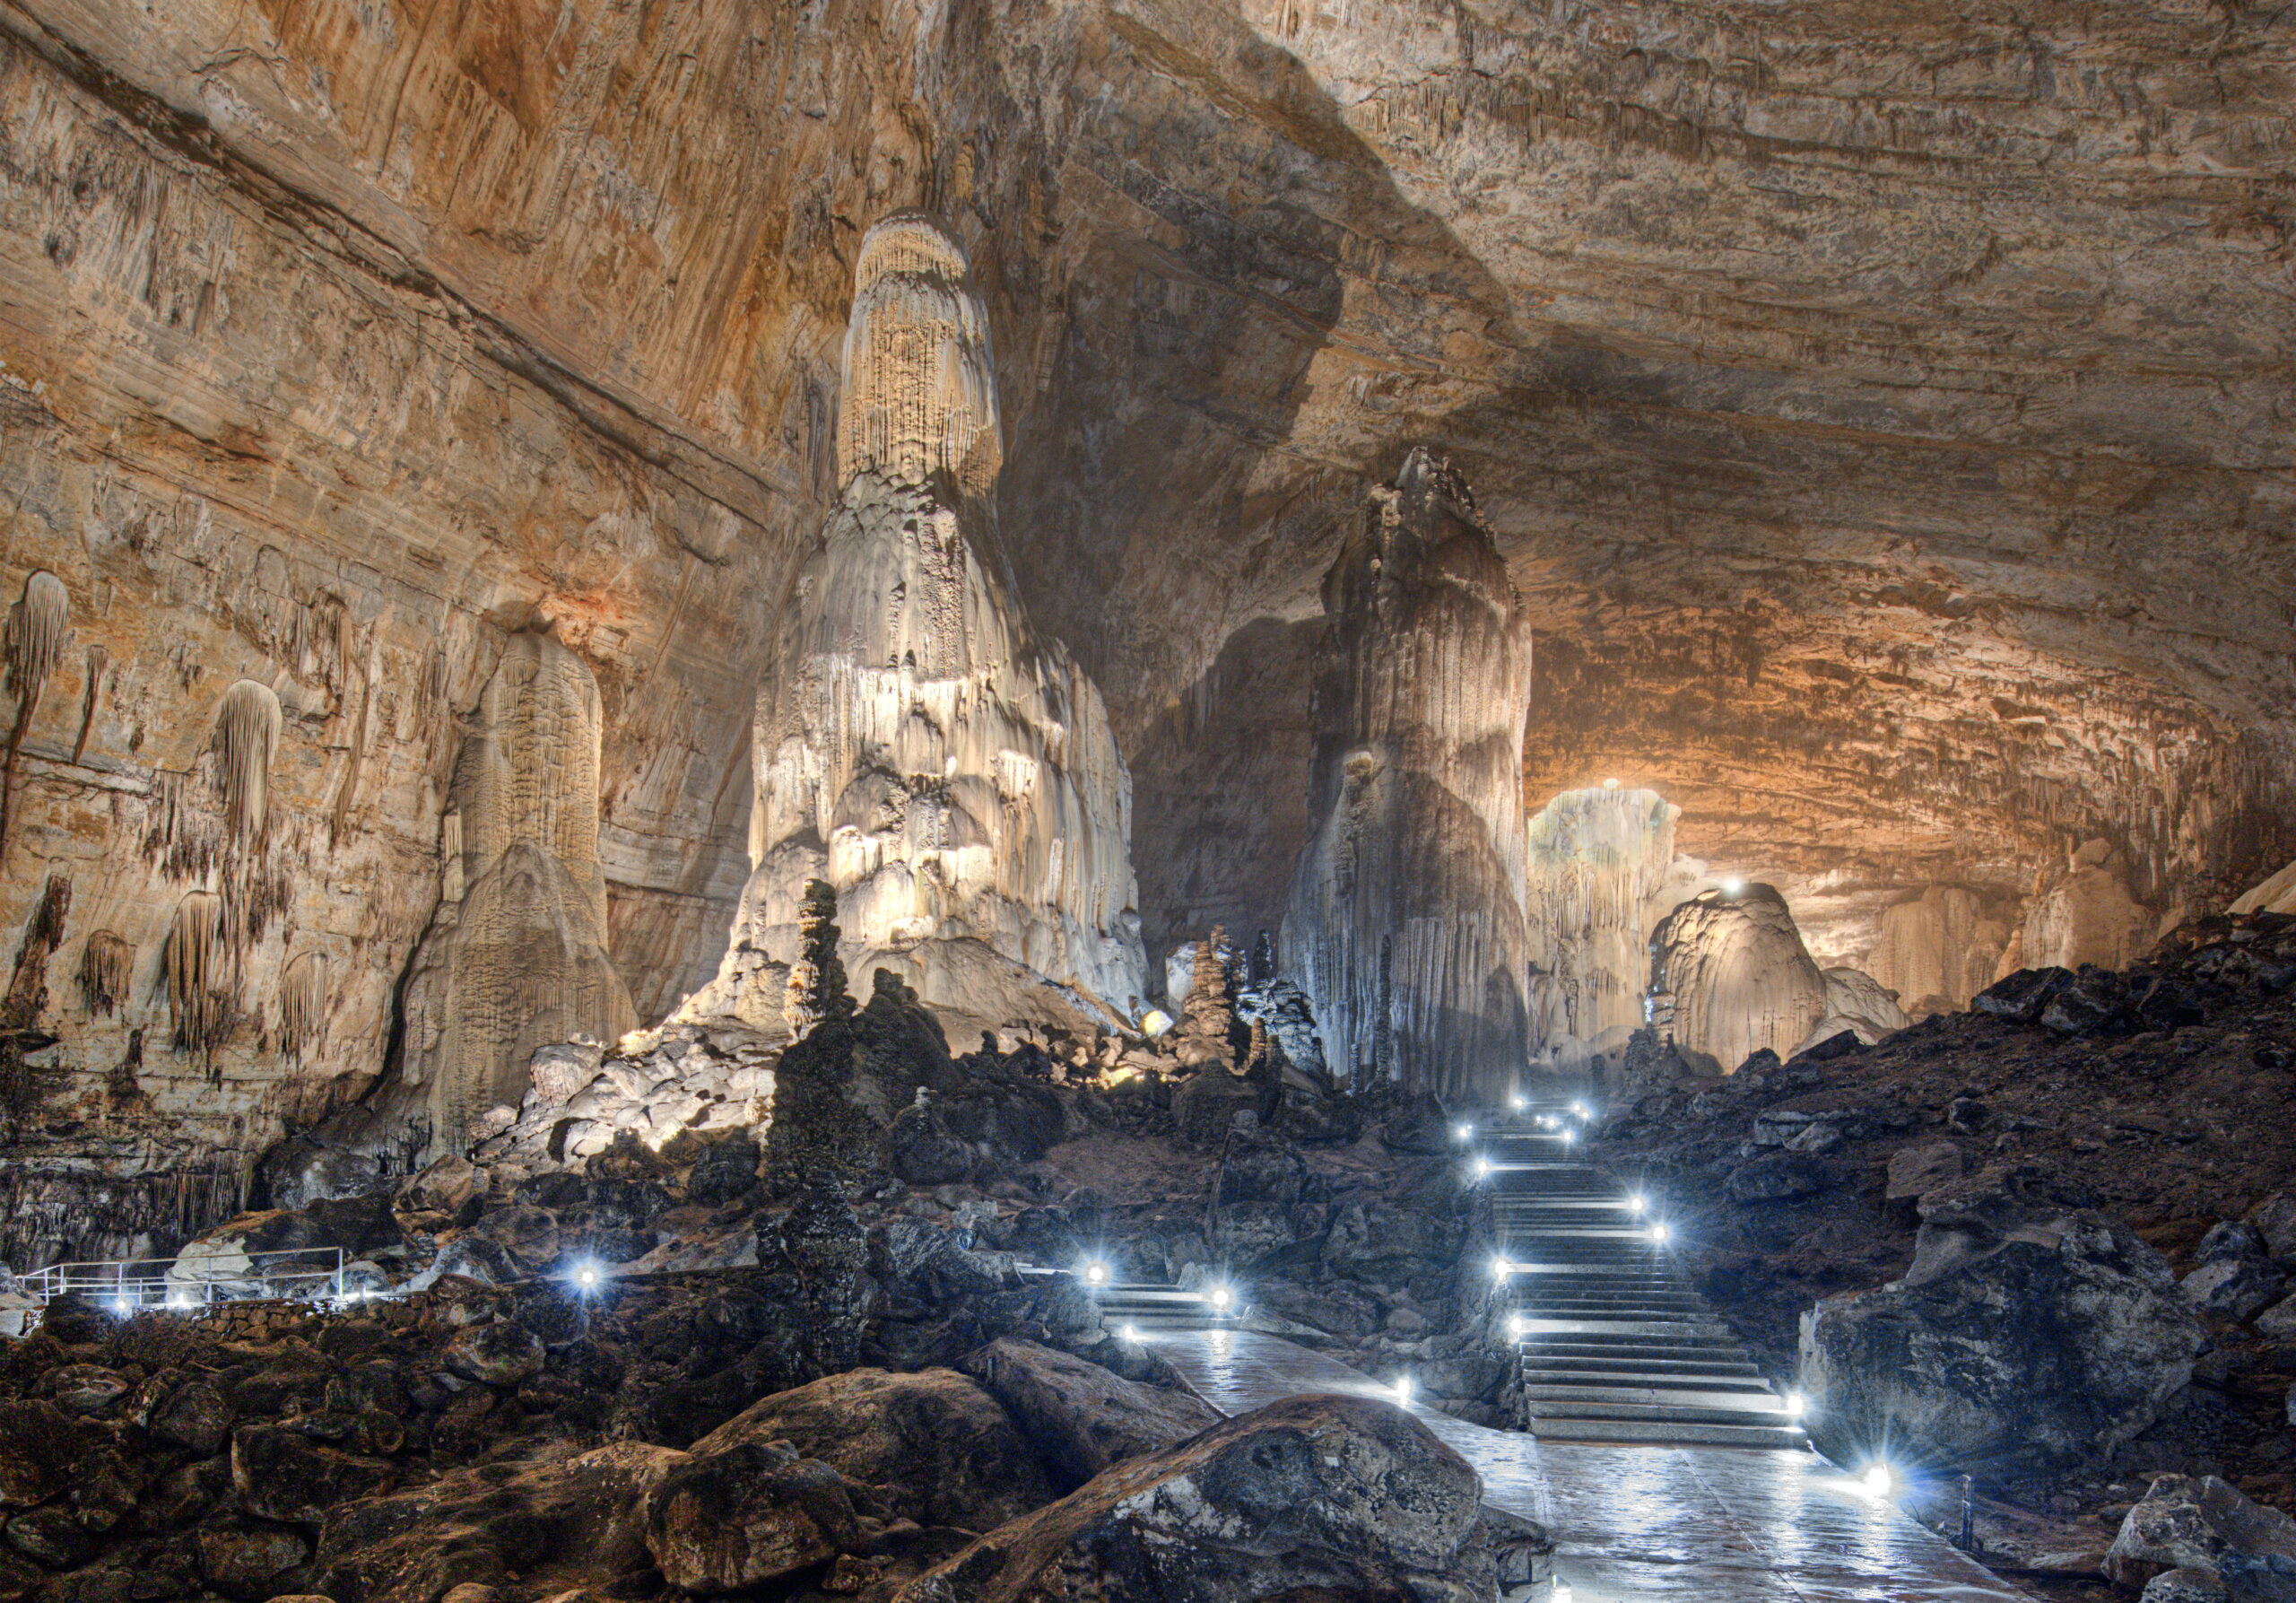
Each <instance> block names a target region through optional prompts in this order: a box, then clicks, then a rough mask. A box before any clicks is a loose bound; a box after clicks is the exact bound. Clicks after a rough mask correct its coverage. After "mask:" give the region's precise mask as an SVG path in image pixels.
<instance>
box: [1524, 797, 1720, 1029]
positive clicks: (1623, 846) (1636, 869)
mask: <svg viewBox="0 0 2296 1603" xmlns="http://www.w3.org/2000/svg"><path fill="white" fill-rule="evenodd" d="M1681 815H1682V810H1681V809H1680V808H1679V807H1676V806H1673V805H1672V804H1670V803H1669V802H1667V801H1666V799H1665V797H1661V796H1660V795H1659V794H1658V793H1657V791H1655V790H1640V789H1634V790H1629V789H1624V788H1610V789H1603V788H1592V789H1586V790H1566V791H1564V792H1563V793H1562V794H1561V796H1558V797H1555V798H1554V799H1553V800H1552V801H1551V802H1549V803H1548V804H1547V805H1546V806H1544V807H1543V808H1541V809H1540V810H1539V811H1538V812H1537V813H1536V814H1535V815H1533V816H1532V819H1531V822H1530V829H1529V845H1530V851H1529V860H1528V878H1529V896H1528V901H1527V902H1526V907H1527V910H1528V914H1529V931H1530V963H1531V980H1530V987H1531V1050H1533V1051H1534V1052H1537V1051H1540V1050H1544V1049H1548V1048H1553V1049H1555V1050H1567V1048H1568V1046H1569V1044H1570V1043H1571V1042H1592V1041H1597V1040H1599V1039H1601V1038H1602V1037H1604V1036H1605V1035H1606V1034H1610V1033H1612V1032H1619V1031H1624V1032H1632V1031H1634V1030H1637V1029H1639V1028H1640V1027H1641V1025H1642V1022H1643V1013H1642V1003H1643V994H1644V989H1645V988H1646V987H1647V985H1648V981H1649V978H1650V930H1651V928H1652V927H1653V926H1654V925H1655V924H1656V923H1657V920H1658V919H1659V918H1660V917H1661V916H1662V915H1663V914H1664V912H1665V910H1666V903H1665V901H1664V900H1663V898H1664V894H1665V890H1666V887H1667V885H1668V884H1669V870H1670V869H1671V868H1672V867H1673V865H1674V820H1675V819H1677V818H1678V817H1680V816H1681ZM1685 888H1687V887H1685ZM1678 894H1679V893H1678Z"/></svg>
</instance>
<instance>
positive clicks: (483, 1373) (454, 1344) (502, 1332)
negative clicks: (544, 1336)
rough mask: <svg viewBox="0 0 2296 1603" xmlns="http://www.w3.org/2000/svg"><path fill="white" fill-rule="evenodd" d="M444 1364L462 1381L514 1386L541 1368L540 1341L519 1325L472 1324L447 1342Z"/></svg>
mask: <svg viewBox="0 0 2296 1603" xmlns="http://www.w3.org/2000/svg"><path fill="white" fill-rule="evenodd" d="M440 1358H441V1360H442V1361H443V1362H444V1363H445V1364H446V1366H447V1367H448V1369H450V1370H452V1371H453V1372H455V1373H457V1374H458V1375H460V1376H462V1377H463V1379H465V1381H484V1382H485V1383H486V1384H487V1385H489V1386H516V1385H517V1383H518V1382H519V1381H523V1380H525V1379H526V1377H527V1376H528V1375H531V1374H533V1373H534V1372H535V1371H536V1370H539V1369H540V1368H542V1364H543V1347H542V1341H541V1339H540V1338H539V1337H536V1336H535V1333H534V1332H533V1331H531V1330H529V1329H526V1328H525V1327H524V1326H522V1325H515V1324H510V1323H507V1322H504V1323H498V1324H492V1325H474V1326H472V1327H471V1328H470V1329H466V1330H465V1331H463V1332H462V1333H461V1334H460V1335H458V1336H457V1337H455V1338H454V1340H452V1341H450V1342H448V1344H447V1348H446V1351H445V1352H444V1353H442V1354H441V1355H440Z"/></svg>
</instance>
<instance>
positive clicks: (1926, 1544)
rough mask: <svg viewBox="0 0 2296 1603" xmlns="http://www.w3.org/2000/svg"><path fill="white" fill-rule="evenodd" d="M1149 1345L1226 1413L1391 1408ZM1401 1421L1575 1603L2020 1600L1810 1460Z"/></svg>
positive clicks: (1204, 1354)
mask: <svg viewBox="0 0 2296 1603" xmlns="http://www.w3.org/2000/svg"><path fill="white" fill-rule="evenodd" d="M1156 1346H1157V1350H1158V1351H1159V1352H1160V1353H1161V1354H1162V1355H1164V1357H1166V1358H1167V1359H1169V1360H1170V1362H1171V1363H1172V1365H1173V1367H1174V1368H1176V1369H1178V1371H1179V1372H1180V1373H1181V1374H1183V1375H1185V1376H1186V1377H1187V1381H1188V1383H1189V1384H1190V1385H1191V1386H1194V1387H1195V1388H1196V1390H1198V1391H1200V1392H1202V1393H1203V1394H1204V1396H1205V1398H1206V1399H1208V1400H1209V1401H1210V1402H1211V1403H1212V1404H1213V1406H1214V1407H1218V1408H1220V1409H1222V1411H1223V1412H1226V1413H1229V1414H1243V1413H1248V1412H1249V1411H1250V1410H1252V1409H1254V1408H1257V1407H1265V1405H1267V1404H1269V1403H1272V1402H1274V1401H1275V1400H1276V1399H1278V1398H1284V1397H1290V1396H1292V1395H1293V1394H1295V1393H1298V1392H1302V1391H1339V1392H1352V1393H1354V1394H1356V1395H1359V1396H1364V1397H1379V1398H1388V1399H1389V1400H1393V1393H1392V1392H1390V1391H1389V1390H1387V1388H1386V1387H1383V1386H1380V1385H1378V1384H1377V1383H1376V1382H1374V1381H1370V1379H1368V1378H1367V1377H1365V1376H1364V1375H1362V1374H1361V1373H1359V1372H1356V1371H1354V1370H1352V1369H1349V1368H1348V1367H1347V1366H1346V1365H1344V1364H1343V1363H1337V1362H1335V1360H1332V1359H1329V1358H1326V1357H1324V1356H1323V1355H1320V1354H1318V1353H1312V1352H1309V1350H1308V1349H1307V1348H1305V1347H1300V1346H1293V1345H1292V1344H1291V1343H1290V1342H1288V1341H1284V1340H1282V1339H1280V1338H1279V1337H1273V1336H1262V1335H1259V1334H1257V1333H1256V1332H1252V1331H1248V1330H1233V1329H1229V1330H1202V1331H1188V1332H1185V1333H1183V1332H1178V1331H1175V1332H1173V1333H1172V1334H1170V1335H1169V1336H1162V1337H1158V1339H1157V1342H1156ZM1412 1412H1413V1414H1415V1415H1416V1416H1419V1417H1420V1418H1421V1419H1422V1420H1424V1421H1425V1422H1426V1423H1427V1425H1428V1427H1429V1428H1430V1429H1431V1430H1432V1431H1433V1432H1434V1433H1436V1434H1437V1435H1438V1436H1439V1437H1441V1438H1442V1439H1443V1440H1444V1441H1445V1442H1448V1444H1449V1445H1450V1446H1451V1447H1452V1448H1454V1449H1456V1450H1457V1451H1458V1452H1459V1454H1460V1455H1461V1456H1462V1457H1464V1458H1465V1459H1466V1460H1467V1461H1468V1462H1469V1463H1471V1464H1473V1465H1474V1467H1475V1468H1477V1469H1479V1470H1481V1471H1482V1472H1483V1500H1484V1501H1485V1502H1486V1503H1494V1504H1496V1505H1497V1506H1499V1507H1500V1508H1503V1509H1506V1510H1508V1511H1509V1512H1513V1513H1518V1514H1521V1515H1523V1516H1524V1517H1525V1518H1526V1519H1531V1520H1537V1521H1538V1522H1539V1523H1540V1524H1542V1525H1544V1526H1546V1527H1547V1528H1548V1529H1551V1530H1552V1531H1553V1532H1554V1533H1555V1538H1556V1549H1555V1573H1556V1575H1557V1576H1558V1577H1559V1578H1560V1579H1561V1580H1562V1581H1568V1582H1570V1588H1571V1595H1572V1599H1573V1603H1628V1600H1629V1599H1632V1600H1633V1603H1643V1600H1645V1599H1683V1600H1684V1603H1692V1600H1695V1603H1742V1600H1744V1603H1752V1600H1761V1603H1768V1600H1770V1599H1778V1600H1779V1603H1917V1600H1918V1603H2030V1599H2028V1598H2027V1595H2026V1594H2025V1593H2023V1592H2021V1591H2018V1590H2016V1589H2015V1588H2013V1587H2012V1586H2010V1585H2008V1584H2007V1583H2006V1582H2005V1581H2000V1580H1998V1579H1996V1577H1995V1576H1993V1575H1992V1574H1991V1573H1988V1572H1987V1571H1986V1570H1984V1569H1982V1568H1980V1567H1979V1565H1978V1564H1975V1563H1973V1562H1971V1561H1970V1559H1969V1558H1967V1557H1965V1556H1964V1555H1961V1553H1960V1552H1958V1551H1956V1550H1955V1549H1954V1548H1953V1547H1952V1546H1950V1545H1948V1544H1947V1543H1946V1542H1945V1541H1944V1540H1943V1539H1942V1538H1938V1537H1936V1536H1935V1535H1933V1534H1931V1533H1930V1532H1929V1531H1927V1530H1925V1529H1922V1528H1921V1527H1920V1526H1918V1525H1917V1524H1915V1523H1914V1522H1913V1521H1912V1520H1909V1519H1907V1518H1906V1517H1905V1516H1904V1515H1903V1514H1901V1513H1900V1512H1898V1511H1897V1509H1896V1507H1895V1506H1894V1505H1893V1504H1892V1503H1887V1502H1876V1501H1875V1500H1874V1499H1872V1498H1869V1497H1867V1496H1865V1494H1863V1493H1862V1492H1860V1491H1859V1490H1858V1489H1857V1486H1856V1485H1854V1484H1853V1483H1852V1482H1851V1481H1850V1480H1849V1478H1848V1477H1847V1476H1845V1475H1844V1474H1843V1473H1842V1472H1841V1471H1840V1470H1839V1469H1838V1468H1835V1467H1834V1466H1833V1465H1831V1464H1830V1463H1828V1462H1827V1461H1826V1460H1825V1459H1822V1458H1820V1457H1818V1456H1817V1455H1815V1454H1814V1453H1808V1452H1782V1451H1766V1450H1753V1449H1746V1448H1733V1447H1650V1446H1624V1447H1609V1446H1602V1445H1597V1444H1590V1443H1586V1442H1540V1441H1539V1440H1538V1439H1537V1438H1536V1437H1535V1436H1529V1435H1525V1434H1523V1433H1520V1432H1516V1431H1493V1430H1487V1429H1485V1428H1484V1427H1483V1426H1481V1425H1474V1424H1465V1423H1464V1422H1462V1421H1460V1420H1457V1419H1453V1418H1451V1417H1450V1416H1448V1415H1446V1414H1440V1413H1438V1412H1436V1411H1435V1410H1434V1409H1432V1408H1427V1407H1419V1406H1416V1405H1414V1406H1413V1407H1412Z"/></svg>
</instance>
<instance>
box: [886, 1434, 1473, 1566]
mask: <svg viewBox="0 0 2296 1603" xmlns="http://www.w3.org/2000/svg"><path fill="white" fill-rule="evenodd" d="M1481 1489H1482V1483H1481V1480H1480V1478H1479V1477H1477V1476H1476V1474H1475V1472H1474V1468H1472V1467H1470V1466H1469V1465H1468V1464H1467V1462H1466V1461H1465V1459H1462V1458H1460V1457H1459V1456H1458V1455H1457V1453H1455V1452H1453V1451H1451V1450H1450V1449H1449V1448H1448V1447H1446V1446H1444V1445H1443V1443H1442V1442H1440V1441H1439V1440H1437V1438H1436V1436H1435V1434H1434V1433H1433V1432H1431V1431H1430V1430H1429V1429H1428V1428H1427V1426H1426V1425H1424V1424H1422V1423H1421V1422H1420V1421H1419V1420H1417V1419H1415V1418H1413V1416H1411V1415H1409V1414H1407V1413H1405V1412H1404V1411H1403V1410H1402V1409H1400V1408H1397V1407H1393V1406H1392V1405H1390V1404H1387V1403H1383V1402H1379V1401H1377V1400H1375V1399H1372V1398H1361V1397H1332V1396H1307V1397H1294V1398H1285V1399H1284V1400H1283V1401H1282V1402H1279V1403H1276V1404H1274V1405H1272V1406H1271V1407H1265V1408H1262V1409H1260V1410H1259V1411H1258V1412H1257V1413H1253V1414H1248V1415H1245V1416H1242V1417H1240V1418H1238V1419H1231V1420H1229V1421H1227V1422H1226V1423H1225V1424H1221V1425H1218V1426H1216V1427H1215V1428H1213V1429H1212V1430H1210V1431H1207V1432H1205V1433H1204V1434H1202V1435H1200V1436H1198V1437H1196V1438H1195V1439H1194V1440H1193V1441H1190V1442H1186V1443H1184V1444H1182V1445H1180V1446H1178V1447H1174V1448H1170V1449H1168V1450H1166V1451H1162V1452H1159V1453H1152V1454H1149V1455H1147V1456H1145V1457H1143V1458H1137V1459H1129V1460H1127V1461H1126V1462H1124V1463H1121V1464H1118V1465H1117V1466H1116V1467H1115V1468H1111V1469H1109V1470H1108V1471H1106V1472H1104V1473H1103V1474H1101V1475H1100V1476H1097V1477H1094V1478H1093V1479H1092V1480H1091V1481H1088V1482H1087V1483H1085V1485H1083V1486H1082V1487H1080V1488H1078V1489H1077V1490H1076V1491H1075V1492H1074V1493H1072V1494H1069V1495H1068V1496H1067V1497H1065V1498H1063V1499H1062V1500H1061V1501H1060V1502H1058V1503H1053V1504H1052V1505H1050V1506H1049V1507H1048V1508H1044V1509H1040V1510H1039V1511H1038V1512H1035V1513H1033V1514H1031V1515H1029V1516H1027V1517H1026V1518H1024V1519H1021V1520H1014V1521H1013V1523H1011V1524H1009V1525H1006V1526H1004V1527H1002V1528H1001V1529H997V1530H996V1531H993V1532H991V1533H990V1534H989V1535H988V1536H987V1537H985V1538H982V1539H981V1540H979V1541H978V1542H975V1543H974V1544H973V1545H972V1546H970V1547H967V1548H965V1549H964V1550H963V1551H962V1552H961V1553H959V1554H958V1555H956V1556H955V1557H954V1558H952V1559H950V1560H949V1561H948V1562H946V1563H945V1564H941V1565H939V1566H938V1567H936V1568H935V1569H934V1570H932V1571H930V1572H928V1573H926V1574H925V1575H924V1576H922V1577H920V1578H918V1580H917V1581H914V1582H912V1583H910V1584H909V1586H908V1587H906V1588H904V1589H903V1590H900V1592H898V1593H896V1594H895V1598H896V1599H897V1603H1020V1600H1021V1599H1039V1598H1058V1599H1062V1603H1134V1600H1135V1599H1150V1598H1170V1599H1180V1598H1186V1599H1190V1603H1243V1600H1245V1599H1279V1598H1281V1599H1309V1598H1318V1599H1321V1598H1328V1599H1357V1598H1361V1599H1373V1598H1381V1599H1385V1598H1396V1599H1404V1598H1409V1599H1417V1600H1418V1603H1468V1600H1469V1599H1488V1598H1490V1597H1492V1595H1494V1593H1495V1591H1496V1590H1497V1584H1498V1581H1497V1570H1498V1562H1497V1557H1496V1555H1495V1554H1494V1552H1493V1544H1492V1540H1491V1536H1490V1532H1489V1531H1488V1530H1487V1529H1486V1528H1485V1527H1484V1526H1483V1523H1482V1521H1481V1518H1480V1516H1481V1513H1482V1510H1481V1508H1480V1505H1479V1503H1478V1498H1479V1495H1480V1493H1481Z"/></svg>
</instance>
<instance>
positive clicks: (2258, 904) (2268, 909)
mask: <svg viewBox="0 0 2296 1603" xmlns="http://www.w3.org/2000/svg"><path fill="white" fill-rule="evenodd" d="M2226 911H2227V912H2234V913H2296V862H2292V863H2290V864H2289V865H2288V866H2287V867H2284V868H2283V869H2281V870H2280V872H2279V873H2277V874H2274V875H2270V876H2266V878H2265V879H2263V880H2262V881H2260V882H2259V883H2257V884H2255V885H2253V886H2251V887H2249V888H2248V890H2247V891H2244V892H2242V893H2240V894H2239V896H2237V897H2235V898H2234V899H2233V901H2232V905H2231V907H2229V908H2227V909H2226Z"/></svg>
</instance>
